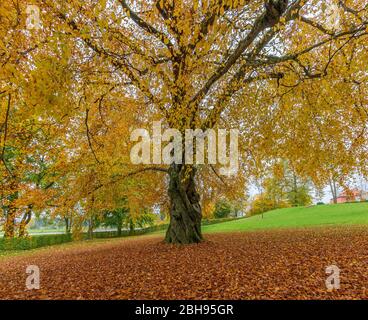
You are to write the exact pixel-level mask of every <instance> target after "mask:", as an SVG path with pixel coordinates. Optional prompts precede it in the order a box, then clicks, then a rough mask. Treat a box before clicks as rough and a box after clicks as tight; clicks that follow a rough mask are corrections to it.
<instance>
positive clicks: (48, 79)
mask: <svg viewBox="0 0 368 320" xmlns="http://www.w3.org/2000/svg"><path fill="white" fill-rule="evenodd" d="M27 5H35V6H37V8H39V13H40V23H41V27H40V28H29V25H27V23H28V24H29V19H28V18H29V14H30V13H29V11H27ZM330 5H333V8H335V15H333V17H334V19H335V20H333V21H332V22H333V23H332V24H331V19H330V18H329V16H328V15H329V12H330V11H328V10H327V9H326V7H328V6H330ZM336 10H337V11H336ZM27 21H28V22H27ZM367 27H368V14H367V3H366V1H361V0H359V1H358V0H349V1H333V0H331V1H320V0H293V1H292V0H290V1H287V0H266V1H264V0H262V1H261V0H255V1H246V0H233V1H228V0H213V1H208V0H204V1H197V0H193V1H190V0H175V1H174V0H160V1H126V0H111V1H104V0H100V1H97V0H88V1H81V0H71V1H64V0H33V1H29V3H28V2H27V3H26V2H24V1H19V0H15V1H13V0H2V1H1V4H0V106H1V113H0V137H1V140H0V160H1V164H0V178H1V180H0V192H1V193H0V199H1V207H2V219H3V221H4V230H5V235H6V236H7V237H14V236H25V235H26V225H27V223H28V222H29V220H30V215H31V214H32V213H35V212H46V211H47V212H48V213H49V214H50V215H51V216H61V217H71V216H73V217H74V221H86V220H88V219H91V217H93V216H95V215H100V214H102V213H103V212H104V210H107V209H109V210H114V209H116V208H117V207H118V205H119V201H120V200H121V199H122V198H126V199H127V201H128V206H129V212H130V213H131V215H132V216H133V217H134V215H139V214H141V212H143V211H144V208H152V206H154V205H156V206H159V207H160V208H161V210H162V211H165V212H166V213H167V215H168V216H169V217H170V221H171V222H170V227H169V230H168V233H167V237H166V241H167V242H173V243H191V242H199V241H201V240H202V235H201V230H200V222H201V218H202V215H203V214H206V211H208V210H211V208H213V206H214V204H215V203H216V201H217V200H218V199H220V198H221V197H222V196H227V197H228V198H234V199H239V198H241V197H243V196H244V192H245V189H246V186H247V183H248V182H249V180H250V179H252V178H253V177H257V176H260V175H262V173H263V172H264V170H265V169H266V168H268V167H270V166H272V165H273V164H274V163H275V162H278V161H279V159H286V160H287V161H288V162H289V163H290V164H291V165H292V167H293V169H294V170H295V172H296V173H297V174H298V175H299V176H302V177H305V178H308V179H311V181H313V182H314V183H315V184H317V185H323V184H326V183H327V182H328V179H329V178H330V177H331V176H339V177H343V176H346V175H348V174H350V173H351V172H352V171H356V170H358V171H361V172H363V173H365V174H366V173H367V172H366V171H367V168H368V166H367V154H368V153H367V145H368V144H367V132H366V130H367V120H368V109H367V108H368V107H367V103H368V101H367V99H368V94H367V76H368V74H367V72H366V68H367V62H368V50H367V49H368V48H367V44H368V41H367V33H368V29H367ZM153 121H163V126H164V127H165V128H168V127H170V128H175V129H178V130H180V131H181V132H183V131H184V130H185V129H188V128H191V129H194V128H200V129H203V130H206V129H210V128H225V129H230V128H237V129H239V131H240V137H239V153H240V159H239V161H240V170H239V172H238V174H237V175H236V176H233V177H230V178H226V177H221V176H219V174H218V166H217V165H203V166H195V165H171V166H162V165H150V166H144V165H138V166H137V165H133V164H132V163H131V161H130V158H129V154H130V149H131V146H132V141H130V132H131V130H132V128H149V127H150V124H151V123H152V122H153ZM167 190H168V191H169V192H167ZM75 231H76V232H77V231H78V223H76V224H75Z"/></svg>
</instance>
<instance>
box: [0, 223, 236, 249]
mask: <svg viewBox="0 0 368 320" xmlns="http://www.w3.org/2000/svg"><path fill="white" fill-rule="evenodd" d="M237 219H241V218H223V219H213V220H203V221H202V225H210V224H215V223H221V222H226V221H230V220H237ZM167 227H168V224H160V225H155V226H152V227H148V228H144V229H135V230H122V232H121V235H120V237H128V236H135V235H142V234H146V233H151V232H154V231H160V230H165V229H166V228H167ZM117 237H119V236H118V232H117V231H101V232H94V233H93V238H94V239H104V238H117ZM88 239H89V235H88V233H86V232H85V233H83V235H82V240H88ZM71 241H73V239H72V235H71V234H48V235H37V236H30V237H27V238H14V239H4V238H0V250H30V249H35V248H40V247H45V246H52V245H55V244H62V243H67V242H71Z"/></svg>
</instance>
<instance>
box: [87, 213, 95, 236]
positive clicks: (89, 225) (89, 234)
mask: <svg viewBox="0 0 368 320" xmlns="http://www.w3.org/2000/svg"><path fill="white" fill-rule="evenodd" d="M93 227H94V226H93V220H92V218H91V219H89V220H88V232H87V233H88V239H93Z"/></svg>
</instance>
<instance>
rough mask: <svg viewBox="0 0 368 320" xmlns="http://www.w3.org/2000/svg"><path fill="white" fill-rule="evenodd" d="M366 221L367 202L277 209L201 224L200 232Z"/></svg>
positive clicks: (332, 224) (329, 224)
mask: <svg viewBox="0 0 368 320" xmlns="http://www.w3.org/2000/svg"><path fill="white" fill-rule="evenodd" d="M362 224H367V225H368V202H363V203H344V204H334V205H320V206H313V207H298V208H286V209H278V210H273V211H269V212H266V213H265V214H264V216H263V219H262V216H261V215H258V216H253V217H249V218H245V219H240V220H235V221H230V222H224V223H219V224H214V225H208V226H203V232H206V233H208V232H234V231H246V230H260V229H275V228H300V227H311V226H337V225H362Z"/></svg>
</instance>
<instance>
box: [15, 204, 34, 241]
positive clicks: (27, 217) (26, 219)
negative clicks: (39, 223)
mask: <svg viewBox="0 0 368 320" xmlns="http://www.w3.org/2000/svg"><path fill="white" fill-rule="evenodd" d="M31 218H32V205H29V206H28V208H27V210H26V212H25V213H24V215H23V217H22V221H21V222H20V224H19V231H18V237H19V238H23V237H26V236H27V235H28V233H27V225H28V224H29V223H30V221H31Z"/></svg>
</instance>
